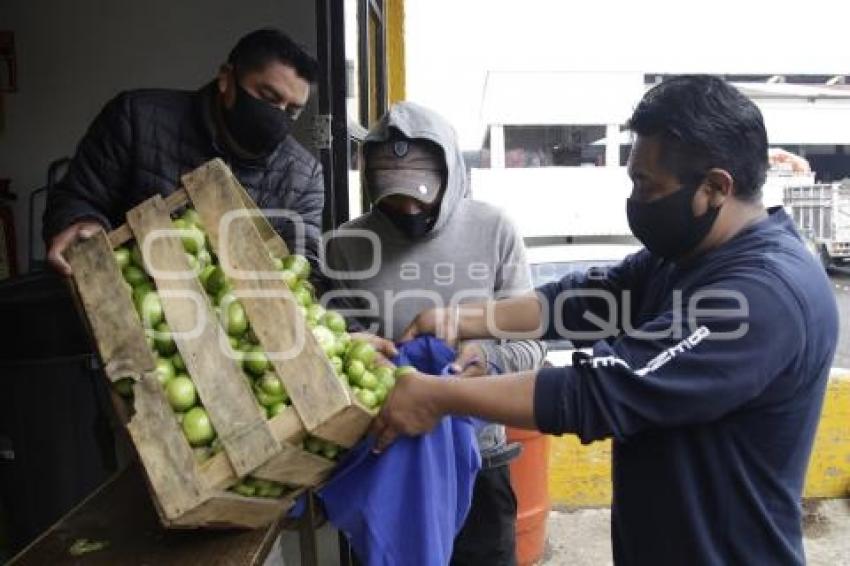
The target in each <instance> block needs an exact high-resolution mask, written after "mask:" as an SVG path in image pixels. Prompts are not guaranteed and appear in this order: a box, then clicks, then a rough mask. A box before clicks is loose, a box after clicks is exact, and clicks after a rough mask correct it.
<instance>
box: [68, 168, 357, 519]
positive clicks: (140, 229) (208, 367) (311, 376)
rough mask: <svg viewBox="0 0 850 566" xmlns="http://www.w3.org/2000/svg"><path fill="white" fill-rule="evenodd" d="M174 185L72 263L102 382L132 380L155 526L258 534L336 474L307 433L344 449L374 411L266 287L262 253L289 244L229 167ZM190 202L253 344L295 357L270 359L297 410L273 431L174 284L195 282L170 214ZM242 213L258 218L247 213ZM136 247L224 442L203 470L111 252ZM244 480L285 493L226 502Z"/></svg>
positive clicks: (132, 421) (187, 291)
mask: <svg viewBox="0 0 850 566" xmlns="http://www.w3.org/2000/svg"><path fill="white" fill-rule="evenodd" d="M182 182H183V188H178V189H177V190H175V191H174V192H173V193H172V194H170V195H168V197H166V198H165V199H163V198H162V197H160V196H154V197H152V198H151V199H148V200H147V201H145V202H143V203H142V204H140V205H138V206H137V207H135V208H133V209H132V210H130V211H129V212H128V213H127V224H125V225H123V226H121V227H120V228H117V229H116V230H114V231H113V232H111V233H109V234H108V235H106V234H103V233H101V234H98V235H97V236H95V237H93V238H91V239H89V240H84V241H80V242H78V243H76V244H75V245H74V246H72V247H71V248H70V249H69V250H68V252H67V253H66V256H67V259H68V262H69V263H70V264H71V266H72V269H73V272H74V286H75V289H76V291H77V295H78V297H79V302H80V305H81V308H82V309H83V310H84V312H85V314H86V319H87V320H88V323H89V326H90V330H91V333H92V335H93V337H94V340H95V343H96V344H97V348H98V352H99V355H100V357H101V359H102V362H103V365H104V368H105V374H106V376H107V378H108V379H109V380H110V381H112V382H115V381H117V380H120V379H123V378H127V377H129V378H131V379H133V380H134V381H135V382H136V383H135V386H134V402H133V407H132V411H128V410H127V407H126V405H125V403H124V401H123V400H121V399H120V398H119V397H117V395H116V396H114V397H115V399H116V409H117V410H118V412H119V414H121V415H122V418H123V419H124V421H125V422H126V425H127V430H128V432H129V434H130V437H131V439H132V441H133V444H134V445H135V447H136V450H137V452H138V454H139V458H140V460H141V462H142V464H143V466H144V468H145V472H146V475H147V478H148V482H149V487H150V489H151V491H152V494H153V496H154V500H155V503H156V507H157V510H158V512H159V513H160V517H161V519H162V521H163V524H165V525H166V526H171V527H198V526H244V527H257V526H261V525H265V524H268V523H269V522H270V521H272V520H274V519H275V518H277V517H278V516H279V515H280V514H281V513H282V512H284V511H285V510H286V509H288V508H289V507H290V506H291V505H292V504H293V502H294V499H295V497H296V496H297V495H298V494H299V493H300V491H302V490H303V488H305V487H308V486H315V485H317V484H318V483H320V482H321V481H323V480H324V479H325V478H326V477H327V476H328V474H329V473H330V471H331V470H332V469H333V466H334V464H335V463H334V462H333V461H331V460H327V459H325V458H322V457H320V456H317V455H315V454H311V453H309V452H307V451H305V450H303V449H302V448H301V443H302V441H303V439H304V438H305V436H306V435H307V434H311V435H314V436H317V437H319V438H322V439H324V440H327V441H330V442H334V443H335V444H338V445H340V446H343V447H346V448H348V447H351V446H353V445H354V444H355V443H356V442H357V441H358V440H359V439H360V438H361V437H362V436H363V434H364V433H365V431H366V429H367V428H368V426H369V423H370V421H371V418H372V413H371V412H370V411H369V410H367V409H365V408H364V407H363V406H362V405H360V404H359V403H358V402H357V401H356V400H355V399H354V396H353V395H352V394H351V391H350V390H349V389H348V387H347V386H346V385H345V384H344V383H342V382H341V381H340V380H339V379H338V378H337V377H336V375H335V373H334V370H333V368H332V366H331V364H330V362H329V360H328V359H327V357H326V356H325V355H324V353H323V351H322V350H321V348H320V347H319V346H318V344H317V343H316V341H315V339H314V337H313V335H312V332H310V331H309V328H308V327H307V325H306V321H305V320H304V317H303V315H302V314H301V312H300V311H299V309H298V308H297V307H296V303H295V300H294V298H293V297H292V295H291V293H290V292H289V289H288V287H287V286H286V284H285V283H284V282H283V280H282V279H280V278H279V277H274V276H273V273H274V272H275V266H274V263H273V261H272V259H271V257H270V256H269V252H272V253H273V254H274V255H276V256H278V257H282V256H284V255H287V254H288V251H287V248H286V245H285V243H284V242H283V240H282V239H281V238H280V236H278V234H277V233H276V232H275V231H274V230H273V229H272V227H271V225H269V223H268V221H267V220H266V219H265V218H264V217H263V216H262V214H261V213H259V211H258V210H257V208H256V205H255V204H254V203H253V202H252V201H251V199H250V197H249V196H248V195H247V193H246V192H245V191H244V189H243V188H242V187H241V186H240V185H239V183H238V181H237V180H236V179H235V177H233V175H232V174H231V172H230V170H229V169H228V168H227V166H226V165H224V163H223V162H221V161H220V160H217V159H216V160H213V161H211V162H209V163H207V164H205V165H203V166H201V167H199V168H198V169H196V170H195V171H193V172H191V173H189V174H187V175H185V176H184V177H183V178H182ZM189 203H191V205H192V206H194V208H195V210H197V212H198V214H199V215H200V217H201V221H202V223H203V225H204V228H205V230H206V232H207V235H208V237H209V240H210V245H211V247H212V251H213V252H214V253H215V254H216V256H217V257H218V258H219V260H220V265H221V266H222V268H223V269H224V271H225V274H226V275H227V276H228V279H229V281H230V283H231V284H232V285H233V288H234V293H235V294H236V296H237V297H238V298H239V300H240V302H241V303H242V305H243V307H244V309H245V311H246V313H247V316H248V319H249V321H250V323H251V327H252V328H253V330H254V333H255V334H256V336H257V338H258V340H259V342H260V344H261V346H262V347H263V348H264V349H265V350H266V351H267V352H270V353H275V352H287V351H290V350H293V351H294V352H295V354H294V355H291V356H288V357H285V356H275V355H270V356H269V357H270V360H271V362H272V365H273V367H274V369H275V371H276V373H277V375H278V376H279V377H280V378H281V380H282V381H283V383H284V385H285V387H286V389H287V392H288V394H289V397H290V399H291V400H292V405H293V406H292V407H288V408H287V409H286V410H285V411H283V412H282V413H281V414H280V415H278V416H276V417H275V418H273V419H271V420H267V419H266V417H265V414H264V413H263V412H262V411H261V409H260V408H259V406H258V405H257V403H256V401H255V399H254V396H253V393H252V391H251V389H250V386H249V385H248V384H247V382H246V380H245V379H244V377H243V374H242V370H241V368H240V367H239V365H238V362H237V361H236V360H234V359H233V358H232V357H231V356H229V355H228V354H227V353H226V349H225V348H221V347H220V341H221V340H222V337H223V329H222V327H221V325H220V323H219V321H218V318H217V316H216V315H215V313H214V310H213V307H212V305H211V304H210V302H209V301H208V299H207V295H206V293H205V292H204V290H203V288H202V286H201V283H200V281H199V280H198V278H197V277H196V276H194V275H191V276H184V277H180V276H176V274H180V273H183V274H187V275H188V274H191V271H190V267H189V263H188V259H187V257H186V254H185V252H184V250H183V246H182V243H181V240H180V237H179V235H178V234H177V233H176V232H174V231H173V225H172V221H171V216H170V215H171V213H172V212H174V211H176V210H179V209H180V208H182V207H184V206H185V205H187V204H189ZM245 210H249V211H254V214H252V215H245V214H244V212H243V211H245ZM169 231H171V232H170V233H169ZM132 239H135V240H136V241H137V242H145V245H141V246H140V248H141V250H142V255H143V259H144V262H145V264H146V266H147V267H148V271H149V273H150V275H151V276H152V278H153V280H154V282H155V285H156V289H157V291H158V292H159V293H160V300H161V302H162V307H163V312H164V314H165V319H166V321H167V323H168V324H169V326H170V328H171V330H172V332H173V333H174V341H175V343H176V345H177V349H178V351H179V352H180V354H181V356H182V358H183V360H184V362H185V364H186V368H187V371H188V373H189V375H190V376H191V378H192V380H193V381H194V383H195V386H196V389H197V391H198V395H199V397H200V399H201V402H202V403H203V405H204V407H205V408H206V411H207V413H208V414H209V416H210V420H211V421H212V423H213V425H214V427H215V429H216V431H217V433H218V437H219V438H220V440H221V442H222V445H223V451H222V452H220V453H219V454H217V455H216V456H214V457H213V458H211V459H210V460H208V461H206V462H204V463H203V464H198V463H196V460H195V457H194V454H193V451H192V448H191V447H190V445H189V443H188V441H187V440H186V439H185V437H184V435H183V433H182V430H181V429H180V427H179V425H178V423H177V420H176V419H175V417H174V413H173V411H172V409H171V407H170V405H169V404H168V401H167V399H166V397H165V392H164V390H163V388H162V386H161V385H160V384H159V381H158V380H157V378H156V375H155V372H154V370H155V364H156V361H155V357H154V355H153V353H152V352H151V350H150V347H149V346H148V344H147V341H146V338H145V330H144V328H143V326H142V323H141V321H140V319H139V316H138V315H137V313H136V310H135V307H134V305H133V301H132V297H131V296H130V293H129V291H128V288H127V286H126V285H125V283H124V280H123V276H122V274H121V271H120V269H119V267H118V264H117V263H116V262H115V260H114V256H113V253H112V250H113V248H115V247H117V246H119V245H122V244H124V243H127V242H128V241H130V240H132ZM263 273H265V274H266V276H265V277H263ZM258 274H259V275H258ZM268 295H272V297H273V298H269V296H268ZM248 474H250V475H252V476H254V477H258V478H261V479H267V480H272V481H276V482H279V483H283V484H286V485H288V486H291V487H293V491H292V492H291V493H290V494H289V495H288V496H286V497H283V498H281V499H271V500H270V499H261V498H253V497H243V496H240V495H236V494H233V493H230V492H228V491H226V489H227V488H228V487H229V486H232V485H234V484H235V483H236V482H237V481H239V478H241V477H244V476H246V475H248Z"/></svg>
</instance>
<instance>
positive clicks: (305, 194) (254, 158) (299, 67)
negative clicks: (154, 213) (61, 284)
mask: <svg viewBox="0 0 850 566" xmlns="http://www.w3.org/2000/svg"><path fill="white" fill-rule="evenodd" d="M316 72H317V64H316V61H315V60H314V59H313V58H312V57H311V56H310V55H308V54H307V53H305V52H304V51H303V50H302V49H301V48H300V47H299V46H298V45H297V44H296V43H295V42H293V41H292V40H291V39H290V38H289V37H287V36H286V35H284V34H283V33H281V32H280V31H278V30H274V29H261V30H257V31H254V32H252V33H249V34H248V35H246V36H245V37H243V38H242V39H240V40H239V42H238V43H237V44H236V46H235V47H234V48H233V50H232V51H231V52H230V55H229V57H228V60H227V63H226V64H224V65H222V67H221V69H220V71H219V73H218V76H217V78H216V79H215V80H214V81H212V82H210V83H209V84H207V85H206V86H204V87H203V88H201V89H200V90H198V91H195V92H189V91H176V90H153V89H148V90H135V91H128V92H123V93H121V94H119V95H118V96H117V97H115V98H114V99H113V100H111V101H110V102H109V103H108V104H107V105H106V106H105V107H104V109H103V110H102V111H101V113H100V115H99V116H98V117H97V118H96V119H95V121H94V122H93V123H92V125H91V127H90V128H89V130H88V132H87V133H86V135H85V137H84V138H83V140H82V141H81V142H80V145H79V147H78V148H77V152H76V155H75V156H74V158H73V161H72V162H71V165H70V169H69V171H68V174H67V175H66V176H65V178H64V179H63V180H62V182H61V183H60V184H59V185H58V186H57V187H56V189H55V190H54V191H52V192H51V194H49V196H48V200H47V207H46V209H45V212H44V239H45V241H46V242H48V248H49V251H48V259H49V262H50V264H51V265H52V266H54V268H56V269H57V270H58V271H59V272H60V273H63V274H65V275H69V274H70V272H71V269H70V266H69V265H68V264H67V262H66V261H65V260H64V259H63V257H62V252H63V251H64V250H65V249H66V248H67V247H68V246H69V245H70V244H71V243H72V242H73V241H75V240H76V239H77V238H86V237H89V236H91V235H92V234H94V233H95V231H97V230H99V229H101V228H102V227H103V228H114V227H116V226H118V225H120V224H122V223H123V222H124V214H125V213H126V211H127V210H129V209H130V208H132V207H133V206H135V205H137V204H139V203H140V202H142V201H143V200H145V199H147V198H149V197H151V196H153V195H155V194H157V193H158V194H161V195H163V196H165V195H167V194H168V193H170V192H172V191H173V190H174V189H175V188H176V187H178V186H179V185H180V177H181V175H183V174H184V173H187V172H189V171H191V170H193V169H194V168H196V167H198V166H200V165H201V164H203V163H205V162H206V161H209V160H210V159H213V158H215V157H219V158H222V159H223V160H225V161H226V162H227V163H228V165H229V166H230V168H231V169H232V170H233V173H234V174H235V175H236V177H237V178H238V179H239V181H240V182H241V183H242V184H243V185H244V186H245V189H246V190H247V191H248V194H250V195H251V197H252V198H253V199H254V200H255V201H256V202H257V204H258V205H259V206H260V208H264V209H285V210H286V211H287V214H286V216H285V217H283V218H271V219H270V220H271V222H272V224H273V225H274V227H275V229H276V230H277V231H278V232H279V233H280V234H281V236H282V237H283V238H284V240H285V241H286V243H287V245H288V246H289V247H290V249H292V250H294V251H297V252H301V253H304V254H305V255H307V257H308V258H309V259H310V260H311V262H313V263H314V265H315V260H316V256H317V248H318V241H319V238H320V234H321V217H322V207H323V205H324V188H323V181H322V171H321V166H320V165H319V163H318V162H317V161H316V159H315V158H314V157H313V156H312V155H311V154H310V153H309V152H308V151H307V150H306V149H304V147H302V146H301V145H300V144H299V143H298V142H297V141H295V139H294V138H293V137H292V136H291V135H290V134H289V131H290V128H291V126H292V124H293V122H294V120H295V119H297V117H298V114H299V113H300V112H301V110H302V109H303V108H304V106H305V105H306V103H307V100H308V98H309V95H310V84H311V83H312V82H313V81H314V79H315V76H316ZM299 223H300V224H301V226H297V225H298V224H299ZM302 227H303V230H302V229H301V228H302ZM301 234H303V241H296V237H297V236H300V235H301ZM298 239H299V240H302V238H298Z"/></svg>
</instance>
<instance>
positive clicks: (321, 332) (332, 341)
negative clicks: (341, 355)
mask: <svg viewBox="0 0 850 566" xmlns="http://www.w3.org/2000/svg"><path fill="white" fill-rule="evenodd" d="M312 331H313V336H315V338H316V342H318V343H319V347H321V348H322V350H323V351H324V352H325V355H326V356H328V357H329V358H330V357H333V356H335V355H336V351H337V345H336V336H334V333H333V332H331V331H330V330H328V329H327V328H325V327H324V326H316V327H314V328H313V329H312Z"/></svg>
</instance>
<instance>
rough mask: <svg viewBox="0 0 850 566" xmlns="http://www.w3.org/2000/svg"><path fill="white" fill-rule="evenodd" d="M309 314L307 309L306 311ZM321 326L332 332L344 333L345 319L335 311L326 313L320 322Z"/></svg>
mask: <svg viewBox="0 0 850 566" xmlns="http://www.w3.org/2000/svg"><path fill="white" fill-rule="evenodd" d="M307 310H308V312H309V309H307ZM320 322H321V323H322V324H323V325H325V326H326V327H328V328H330V329H331V330H332V331H333V332H337V333H343V332H345V329H346V328H345V319H344V318H343V316H342V315H341V314H339V313H338V312H336V311H328V312H326V313H325V314H324V316H322V319H321V321H320Z"/></svg>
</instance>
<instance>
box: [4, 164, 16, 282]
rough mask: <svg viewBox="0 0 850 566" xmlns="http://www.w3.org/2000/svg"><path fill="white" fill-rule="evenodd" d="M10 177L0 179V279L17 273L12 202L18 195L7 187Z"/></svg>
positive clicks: (9, 183)
mask: <svg viewBox="0 0 850 566" xmlns="http://www.w3.org/2000/svg"><path fill="white" fill-rule="evenodd" d="M9 185H11V179H0V280H2V279H8V278H9V277H12V276H13V275H17V273H18V257H17V253H16V247H15V212H14V210H13V209H12V203H14V202H15V199H17V198H18V197H17V196H16V195H15V194H14V193H13V192H12V191H11V189H10V188H9Z"/></svg>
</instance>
